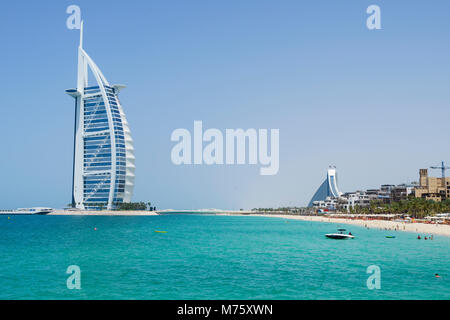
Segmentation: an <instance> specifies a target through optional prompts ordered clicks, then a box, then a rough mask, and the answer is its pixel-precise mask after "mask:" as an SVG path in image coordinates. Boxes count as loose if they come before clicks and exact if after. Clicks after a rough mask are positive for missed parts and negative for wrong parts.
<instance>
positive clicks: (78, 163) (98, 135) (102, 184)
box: [66, 22, 135, 210]
mask: <svg viewBox="0 0 450 320" xmlns="http://www.w3.org/2000/svg"><path fill="white" fill-rule="evenodd" d="M89 70H90V71H91V73H92V74H93V76H94V78H95V79H94V80H95V84H93V85H89V83H88V71H89ZM124 87H125V86H123V85H110V84H109V82H108V80H106V78H105V76H104V75H103V73H102V72H101V71H100V69H99V68H98V67H97V65H96V64H95V62H94V61H93V60H92V59H91V58H90V57H89V55H88V54H87V53H86V51H84V49H83V22H81V29H80V46H79V47H78V79H77V88H76V89H68V90H66V93H67V94H69V95H70V96H72V97H73V98H75V132H74V158H73V185H72V206H73V207H75V208H78V209H82V210H88V209H99V208H107V209H113V208H115V207H116V206H117V205H118V204H119V203H123V202H130V201H131V197H132V195H133V189H134V177H135V175H134V172H135V157H134V148H133V140H132V139H131V134H130V128H129V127H128V122H127V120H126V117H125V114H124V112H123V109H122V106H121V104H120V101H119V98H118V93H119V91H120V90H121V89H123V88H124Z"/></svg>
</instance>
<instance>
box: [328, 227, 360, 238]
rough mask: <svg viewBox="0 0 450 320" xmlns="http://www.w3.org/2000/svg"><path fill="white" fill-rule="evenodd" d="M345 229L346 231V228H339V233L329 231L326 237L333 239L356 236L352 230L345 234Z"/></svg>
mask: <svg viewBox="0 0 450 320" xmlns="http://www.w3.org/2000/svg"><path fill="white" fill-rule="evenodd" d="M344 231H345V229H338V232H337V233H327V234H326V235H325V237H327V238H331V239H340V240H344V239H354V238H355V237H354V236H353V235H352V233H351V232H349V233H348V234H345V233H344Z"/></svg>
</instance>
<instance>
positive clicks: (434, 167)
mask: <svg viewBox="0 0 450 320" xmlns="http://www.w3.org/2000/svg"><path fill="white" fill-rule="evenodd" d="M430 168H431V169H441V170H442V186H443V187H445V170H448V169H450V167H446V166H445V165H444V161H442V162H441V166H440V167H438V166H433V167H430Z"/></svg>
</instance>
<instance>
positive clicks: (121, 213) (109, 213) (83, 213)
mask: <svg viewBox="0 0 450 320" xmlns="http://www.w3.org/2000/svg"><path fill="white" fill-rule="evenodd" d="M47 215H48V216H157V215H158V213H156V212H155V211H144V210H142V211H137V210H136V211H120V210H62V209H61V210H58V209H57V210H53V211H52V212H51V213H49V214H47Z"/></svg>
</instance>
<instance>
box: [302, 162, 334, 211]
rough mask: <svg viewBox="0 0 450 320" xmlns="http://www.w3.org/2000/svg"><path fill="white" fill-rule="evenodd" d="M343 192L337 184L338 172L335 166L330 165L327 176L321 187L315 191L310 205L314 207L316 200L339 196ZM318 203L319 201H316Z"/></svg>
mask: <svg viewBox="0 0 450 320" xmlns="http://www.w3.org/2000/svg"><path fill="white" fill-rule="evenodd" d="M341 195H342V192H340V191H339V189H338V185H337V173H336V167H335V166H329V167H328V170H327V176H326V177H325V180H324V181H323V182H322V184H321V185H320V187H319V188H318V189H317V191H316V192H315V193H314V195H313V197H312V198H311V201H310V202H309V204H308V207H313V206H314V202H320V201H325V200H326V199H327V198H330V199H331V198H339V197H340V196H341ZM316 204H317V203H316Z"/></svg>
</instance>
